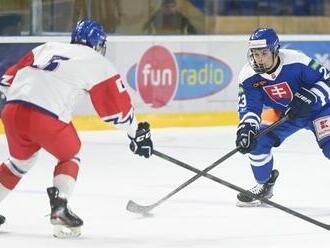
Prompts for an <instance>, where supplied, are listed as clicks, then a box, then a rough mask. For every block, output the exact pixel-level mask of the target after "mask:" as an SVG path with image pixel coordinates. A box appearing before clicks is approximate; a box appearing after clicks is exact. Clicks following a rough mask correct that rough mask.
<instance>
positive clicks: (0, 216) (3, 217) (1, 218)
mask: <svg viewBox="0 0 330 248" xmlns="http://www.w3.org/2000/svg"><path fill="white" fill-rule="evenodd" d="M5 222H6V218H5V216H2V215H0V225H2V224H3V223H5Z"/></svg>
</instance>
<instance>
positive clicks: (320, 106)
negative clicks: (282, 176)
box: [236, 28, 330, 207]
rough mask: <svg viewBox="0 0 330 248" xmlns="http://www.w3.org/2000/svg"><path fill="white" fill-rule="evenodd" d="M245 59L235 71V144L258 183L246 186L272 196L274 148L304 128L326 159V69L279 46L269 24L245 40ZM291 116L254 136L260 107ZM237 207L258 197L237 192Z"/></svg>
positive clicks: (329, 87)
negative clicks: (236, 126)
mask: <svg viewBox="0 0 330 248" xmlns="http://www.w3.org/2000/svg"><path fill="white" fill-rule="evenodd" d="M248 46H249V49H248V62H249V63H247V64H246V65H245V66H244V67H243V68H242V70H241V72H240V74H239V110H238V112H239V117H240V123H239V125H238V128H237V137H236V145H237V146H239V147H240V149H239V151H240V152H241V153H243V154H245V153H248V154H249V155H248V156H249V159H250V164H251V167H252V171H253V174H254V177H255V179H256V181H257V185H256V186H255V187H253V188H251V189H250V190H249V191H250V192H252V193H254V194H256V195H258V196H261V197H264V198H267V199H269V198H271V197H272V196H273V187H274V184H275V182H276V179H277V177H278V175H279V172H278V171H277V170H274V169H273V163H274V159H273V155H272V151H271V150H272V148H273V147H277V146H279V145H280V144H281V143H282V142H283V141H284V140H285V139H286V138H287V137H289V136H290V135H292V134H294V133H295V132H297V131H298V130H300V129H302V128H304V129H307V130H310V131H312V132H313V133H314V135H315V138H316V142H317V143H318V145H319V147H320V148H321V150H322V151H323V154H324V155H325V156H326V157H327V158H329V159H330V73H329V71H328V70H327V69H326V68H325V67H324V66H322V65H320V64H319V63H317V62H316V61H314V60H313V59H311V58H310V57H308V56H306V55H305V54H303V53H301V52H298V51H295V50H288V49H279V48H280V44H279V39H278V36H277V34H276V32H275V31H274V30H273V29H270V28H265V29H258V30H256V31H255V32H254V33H253V34H252V35H251V37H250V39H249V42H248ZM265 106H266V107H269V108H272V109H274V110H275V111H276V112H277V113H279V115H288V116H289V120H288V121H287V122H285V123H284V124H282V125H280V126H278V127H276V128H275V129H273V131H272V132H270V133H268V134H267V135H265V136H263V137H260V138H259V139H255V138H254V137H255V134H256V133H257V132H258V131H259V130H260V129H262V128H264V127H265V125H261V114H262V111H263V109H264V107H265ZM237 198H238V202H237V206H241V207H244V206H257V205H259V204H260V203H261V202H260V201H259V200H257V199H254V198H252V197H249V196H247V195H244V194H243V193H239V194H238V195H237Z"/></svg>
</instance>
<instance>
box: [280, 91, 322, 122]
mask: <svg viewBox="0 0 330 248" xmlns="http://www.w3.org/2000/svg"><path fill="white" fill-rule="evenodd" d="M316 103H317V96H316V95H315V94H314V93H313V92H312V91H310V90H308V89H306V88H301V89H300V90H299V91H297V92H296V93H295V94H294V97H293V99H292V101H291V102H290V103H289V106H288V109H287V110H286V111H285V115H288V116H289V118H290V119H291V120H293V119H296V118H304V117H308V116H309V114H310V112H311V110H312V107H313V105H314V104H316Z"/></svg>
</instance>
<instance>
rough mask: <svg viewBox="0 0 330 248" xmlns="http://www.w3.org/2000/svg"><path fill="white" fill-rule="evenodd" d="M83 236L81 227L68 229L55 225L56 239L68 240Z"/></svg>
mask: <svg viewBox="0 0 330 248" xmlns="http://www.w3.org/2000/svg"><path fill="white" fill-rule="evenodd" d="M80 235H81V230H80V226H79V227H67V226H63V225H54V234H53V236H54V237H55V238H59V239H68V238H77V237H79V236H80Z"/></svg>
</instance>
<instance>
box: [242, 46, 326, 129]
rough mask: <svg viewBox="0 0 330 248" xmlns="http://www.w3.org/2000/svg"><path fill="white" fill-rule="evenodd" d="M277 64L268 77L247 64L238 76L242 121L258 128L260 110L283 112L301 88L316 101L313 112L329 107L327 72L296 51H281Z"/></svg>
mask: <svg viewBox="0 0 330 248" xmlns="http://www.w3.org/2000/svg"><path fill="white" fill-rule="evenodd" d="M279 58H280V64H279V66H278V68H277V69H276V70H275V71H274V72H273V73H271V74H267V73H263V74H257V73H255V72H254V70H253V69H252V68H251V66H250V65H249V64H246V65H245V66H244V67H243V68H242V70H241V72H240V74H239V115H240V120H241V122H250V123H255V124H256V125H257V126H258V127H259V126H260V121H261V118H260V116H261V112H262V110H263V108H264V107H265V106H266V107H270V108H273V109H276V110H279V111H281V112H284V111H286V109H287V108H288V104H289V103H290V102H291V100H292V99H293V96H294V94H295V93H296V92H297V91H298V90H299V89H300V88H301V87H304V88H307V89H310V90H311V91H313V92H314V93H315V94H316V95H317V98H318V101H317V103H316V104H315V106H313V112H314V113H315V112H317V111H319V110H320V109H321V108H322V107H324V106H325V105H327V104H330V85H329V84H330V73H329V71H328V70H327V69H326V68H325V67H324V66H322V65H320V64H319V63H317V62H316V61H314V60H313V59H311V58H310V57H308V56H306V55H305V54H303V53H300V52H298V51H295V50H288V49H280V50H279Z"/></svg>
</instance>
